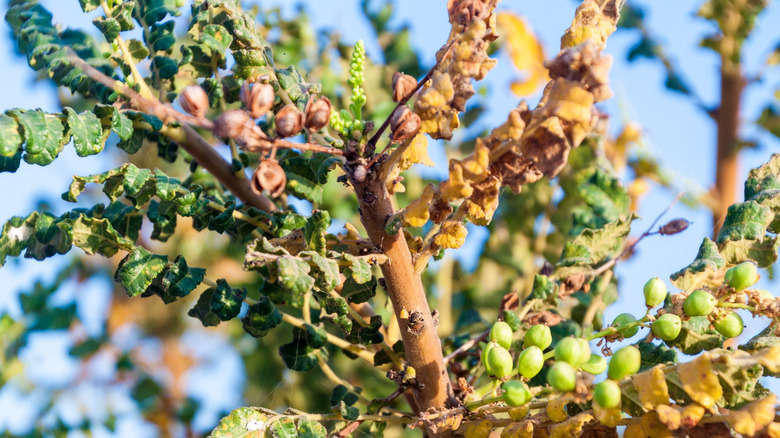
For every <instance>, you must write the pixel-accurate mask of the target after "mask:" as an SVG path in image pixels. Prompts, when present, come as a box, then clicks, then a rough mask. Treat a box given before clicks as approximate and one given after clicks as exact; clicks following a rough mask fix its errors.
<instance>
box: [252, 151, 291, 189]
mask: <svg viewBox="0 0 780 438" xmlns="http://www.w3.org/2000/svg"><path fill="white" fill-rule="evenodd" d="M286 186H287V175H285V174H284V169H282V166H280V165H279V163H277V162H276V160H262V161H260V164H258V165H257V169H255V173H254V174H252V190H253V191H254V192H255V193H257V194H258V195H262V194H263V191H268V194H270V195H271V197H273V198H278V197H279V195H281V194H282V193H284V188H285V187H286Z"/></svg>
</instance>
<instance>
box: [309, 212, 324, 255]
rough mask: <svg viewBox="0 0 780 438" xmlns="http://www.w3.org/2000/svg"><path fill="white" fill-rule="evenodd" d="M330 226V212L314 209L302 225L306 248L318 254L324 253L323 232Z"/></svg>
mask: <svg viewBox="0 0 780 438" xmlns="http://www.w3.org/2000/svg"><path fill="white" fill-rule="evenodd" d="M329 226H330V214H328V212H327V211H324V210H315V211H313V212H312V213H311V216H310V217H309V219H308V220H306V225H305V226H304V227H303V235H304V238H305V240H306V248H307V249H309V250H311V251H316V252H317V253H318V254H320V255H325V250H326V249H327V247H326V242H325V233H326V232H327V231H328V227H329Z"/></svg>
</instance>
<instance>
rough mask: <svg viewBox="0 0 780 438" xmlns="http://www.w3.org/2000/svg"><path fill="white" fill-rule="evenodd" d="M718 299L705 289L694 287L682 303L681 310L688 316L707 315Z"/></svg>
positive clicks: (713, 308)
mask: <svg viewBox="0 0 780 438" xmlns="http://www.w3.org/2000/svg"><path fill="white" fill-rule="evenodd" d="M716 304H718V300H717V299H716V298H715V297H713V296H712V294H711V293H709V292H707V291H706V290H702V289H696V290H695V291H693V292H691V294H690V295H688V298H686V299H685V302H684V303H683V311H685V314H686V315H688V316H707V315H709V314H710V313H712V311H713V310H715V305H716Z"/></svg>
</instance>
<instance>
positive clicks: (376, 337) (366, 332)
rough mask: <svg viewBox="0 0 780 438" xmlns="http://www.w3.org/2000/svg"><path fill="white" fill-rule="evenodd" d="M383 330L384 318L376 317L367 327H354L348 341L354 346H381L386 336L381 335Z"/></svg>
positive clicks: (373, 317) (372, 318)
mask: <svg viewBox="0 0 780 438" xmlns="http://www.w3.org/2000/svg"><path fill="white" fill-rule="evenodd" d="M381 329H382V317H381V316H379V315H374V316H372V317H371V322H369V323H368V325H366V326H365V327H361V326H359V325H352V332H351V333H349V334H348V335H347V340H348V341H349V342H351V343H353V344H364V345H372V344H379V343H381V342H382V341H383V340H384V336H382V333H380V330H381Z"/></svg>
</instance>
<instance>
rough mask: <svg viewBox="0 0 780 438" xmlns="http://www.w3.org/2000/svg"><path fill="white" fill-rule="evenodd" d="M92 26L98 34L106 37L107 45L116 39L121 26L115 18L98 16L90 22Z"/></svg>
mask: <svg viewBox="0 0 780 438" xmlns="http://www.w3.org/2000/svg"><path fill="white" fill-rule="evenodd" d="M92 24H94V25H95V27H97V28H98V30H99V31H100V33H102V34H103V36H105V37H106V41H108V42H109V43H112V42H114V40H115V39H116V37H118V36H119V32H120V31H121V30H122V26H121V25H120V24H119V21H117V20H116V19H115V18H111V17H104V16H102V15H101V16H99V17H97V18H95V19H94V20H92Z"/></svg>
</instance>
